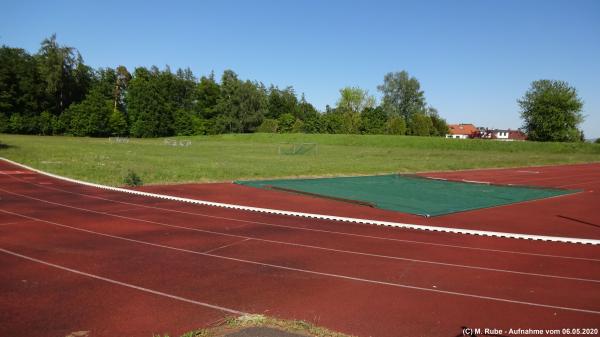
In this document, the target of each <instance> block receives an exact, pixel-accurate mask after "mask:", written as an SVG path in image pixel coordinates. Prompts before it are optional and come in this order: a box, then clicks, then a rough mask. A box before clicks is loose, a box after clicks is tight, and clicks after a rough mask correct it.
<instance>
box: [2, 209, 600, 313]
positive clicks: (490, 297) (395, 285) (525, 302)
mask: <svg viewBox="0 0 600 337" xmlns="http://www.w3.org/2000/svg"><path fill="white" fill-rule="evenodd" d="M20 216H23V217H25V218H30V219H32V220H37V221H41V222H45V223H49V224H53V225H56V226H59V227H65V228H70V229H74V230H78V231H82V232H87V233H90V234H94V235H98V236H105V237H109V238H113V239H118V240H124V241H129V242H134V243H138V244H142V245H148V246H153V247H160V248H165V249H170V250H174V251H179V252H185V253H191V254H197V255H202V256H208V257H213V258H217V259H223V260H229V261H235V262H241V263H248V264H253V265H259V266H264V267H271V268H275V269H284V270H289V271H295V272H300V273H306V274H312V275H319V276H326V277H332V278H339V279H343V280H349V281H356V282H363V283H369V284H377V285H385V286H392V287H398V288H404V289H411V290H420V291H425V292H433V293H440V294H446V295H454V296H462V297H470V298H477V299H481V300H489V301H496V302H504V303H511V304H521V305H527V306H534V307H542V308H550V309H558V310H566V311H575V312H583V313H589V314H596V315H600V311H596V310H589V309H581V308H572V307H565V306H555V305H550V304H543V303H535V302H527V301H519V300H512V299H506V298H501V297H492V296H484V295H476V294H469V293H463V292H457V291H449V290H442V289H431V288H425V287H419V286H411V285H408V284H402V283H393V282H386V281H378V280H372V279H366V278H360V277H353V276H345V275H339V274H333V273H325V272H318V271H314V270H309V269H302V268H294V267H286V266H281V265H276V264H271V263H264V262H257V261H252V260H245V259H239V258H234V257H228V256H222V255H216V254H210V253H203V252H198V251H194V250H189V249H184V248H177V247H172V246H167V245H161V244H157V243H152V242H146V241H141V240H136V239H130V238H126V237H121V236H117V235H111V234H106V233H100V232H96V231H92V230H88V229H82V228H77V227H72V226H68V225H63V224H59V223H56V222H53V221H48V220H43V219H36V218H34V217H29V216H26V215H20ZM0 251H3V252H5V253H8V254H12V255H15V256H19V257H22V258H26V259H29V260H31V261H36V262H40V263H44V264H47V265H50V266H54V267H58V268H60V269H64V270H68V271H73V272H76V273H79V274H82V275H86V276H90V277H95V278H99V279H103V280H106V281H108V282H113V283H116V284H121V282H119V281H115V280H111V279H108V278H103V277H101V276H97V275H93V274H87V273H85V272H81V271H77V270H74V269H70V268H67V267H63V266H60V265H55V264H51V263H47V262H45V261H42V260H38V259H35V258H31V257H27V256H25V255H21V254H18V253H15V252H12V251H9V250H6V249H2V248H0ZM121 285H126V286H130V287H132V288H135V289H138V288H141V287H137V286H134V285H129V284H126V283H123V284H121ZM142 289H145V288H141V289H140V290H142ZM146 290H147V291H149V292H152V291H153V290H150V289H146ZM157 293H158V294H162V295H163V296H167V297H169V296H174V295H168V294H165V293H160V292H157ZM180 299H182V300H186V299H184V298H180ZM188 301H191V300H188ZM197 304H200V305H204V306H207V307H213V308H215V309H218V310H223V311H228V310H232V311H234V310H233V309H228V308H223V307H219V306H214V305H211V304H207V303H204V302H197ZM236 313H237V314H244V313H242V312H237V311H236Z"/></svg>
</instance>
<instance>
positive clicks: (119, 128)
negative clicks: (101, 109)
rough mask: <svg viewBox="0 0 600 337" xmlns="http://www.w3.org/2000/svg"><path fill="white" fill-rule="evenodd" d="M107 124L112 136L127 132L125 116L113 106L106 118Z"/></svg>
mask: <svg viewBox="0 0 600 337" xmlns="http://www.w3.org/2000/svg"><path fill="white" fill-rule="evenodd" d="M108 125H109V129H110V133H111V134H112V135H113V136H127V135H128V134H129V126H128V125H127V118H126V117H125V115H124V114H123V113H122V112H121V111H119V110H115V109H114V107H113V111H112V113H111V114H110V117H109V118H108Z"/></svg>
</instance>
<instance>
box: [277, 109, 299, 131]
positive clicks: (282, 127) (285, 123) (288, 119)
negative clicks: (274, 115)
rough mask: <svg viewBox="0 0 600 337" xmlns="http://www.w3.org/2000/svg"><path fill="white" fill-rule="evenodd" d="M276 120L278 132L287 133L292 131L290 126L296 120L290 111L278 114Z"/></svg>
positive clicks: (292, 125)
mask: <svg viewBox="0 0 600 337" xmlns="http://www.w3.org/2000/svg"><path fill="white" fill-rule="evenodd" d="M277 122H278V124H279V130H278V131H279V133H289V132H292V128H293V127H294V123H295V122H296V117H294V115H292V114H290V113H285V114H283V115H281V116H279V118H278V119H277Z"/></svg>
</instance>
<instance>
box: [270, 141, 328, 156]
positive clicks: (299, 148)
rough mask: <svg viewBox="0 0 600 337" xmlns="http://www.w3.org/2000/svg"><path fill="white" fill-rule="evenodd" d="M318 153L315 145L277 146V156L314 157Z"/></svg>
mask: <svg viewBox="0 0 600 337" xmlns="http://www.w3.org/2000/svg"><path fill="white" fill-rule="evenodd" d="M318 152H319V146H318V144H317V143H286V144H279V147H278V148H277V153H278V154H279V155H314V156H316V155H317V154H318Z"/></svg>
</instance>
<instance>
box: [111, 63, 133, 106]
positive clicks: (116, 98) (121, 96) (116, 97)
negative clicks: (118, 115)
mask: <svg viewBox="0 0 600 337" xmlns="http://www.w3.org/2000/svg"><path fill="white" fill-rule="evenodd" d="M115 75H116V76H115V88H114V91H113V111H114V112H116V111H117V110H121V111H125V92H126V91H127V85H128V84H129V81H131V74H130V73H129V71H128V70H127V68H126V67H125V66H118V67H117V70H116V74H115Z"/></svg>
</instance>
